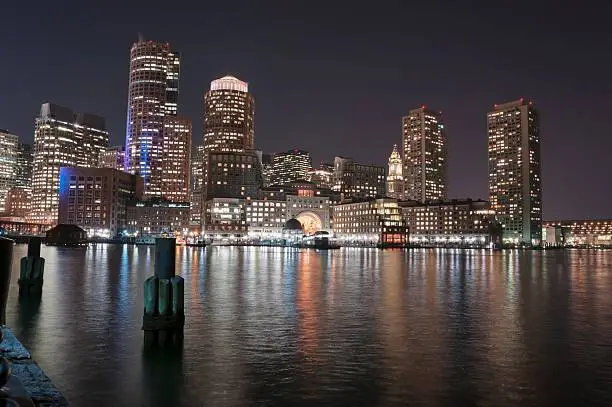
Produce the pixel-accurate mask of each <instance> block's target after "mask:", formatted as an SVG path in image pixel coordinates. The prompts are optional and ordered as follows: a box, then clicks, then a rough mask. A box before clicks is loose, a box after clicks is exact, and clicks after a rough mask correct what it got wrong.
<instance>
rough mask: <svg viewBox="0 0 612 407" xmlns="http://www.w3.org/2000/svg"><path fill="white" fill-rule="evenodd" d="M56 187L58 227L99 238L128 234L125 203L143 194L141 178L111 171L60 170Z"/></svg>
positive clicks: (126, 204)
mask: <svg viewBox="0 0 612 407" xmlns="http://www.w3.org/2000/svg"><path fill="white" fill-rule="evenodd" d="M59 184H60V188H59V189H60V193H59V219H58V223H60V224H71V225H78V226H80V227H81V228H83V229H85V231H86V232H87V233H88V235H89V236H102V237H110V236H114V235H116V234H117V233H121V232H123V231H125V230H127V228H128V217H127V206H128V203H129V202H131V201H133V200H135V199H142V195H143V190H144V183H143V179H142V178H141V177H139V176H137V175H133V174H128V173H126V172H123V171H119V170H117V169H114V168H73V167H62V168H61V170H60V180H59Z"/></svg>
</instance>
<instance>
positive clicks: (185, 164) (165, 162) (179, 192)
mask: <svg viewBox="0 0 612 407" xmlns="http://www.w3.org/2000/svg"><path fill="white" fill-rule="evenodd" d="M163 143H164V149H163V159H162V168H163V172H162V185H161V194H162V197H163V198H164V199H167V200H168V201H171V202H188V201H189V198H190V193H189V188H190V181H189V178H190V176H191V120H189V119H186V118H183V117H178V116H166V118H165V119H164V140H163Z"/></svg>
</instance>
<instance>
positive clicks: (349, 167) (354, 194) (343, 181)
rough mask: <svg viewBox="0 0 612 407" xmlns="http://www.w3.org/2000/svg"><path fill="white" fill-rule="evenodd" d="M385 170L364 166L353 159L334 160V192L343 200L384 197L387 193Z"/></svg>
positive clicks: (341, 158) (337, 158)
mask: <svg viewBox="0 0 612 407" xmlns="http://www.w3.org/2000/svg"><path fill="white" fill-rule="evenodd" d="M385 173H386V171H385V168H384V167H379V166H377V165H363V164H359V163H356V162H355V161H354V160H353V159H352V158H345V157H336V158H335V159H334V188H333V189H334V190H335V191H337V192H339V193H340V194H341V199H342V200H346V199H348V198H356V199H367V198H380V197H384V196H385V193H386V185H385V175H386V174H385Z"/></svg>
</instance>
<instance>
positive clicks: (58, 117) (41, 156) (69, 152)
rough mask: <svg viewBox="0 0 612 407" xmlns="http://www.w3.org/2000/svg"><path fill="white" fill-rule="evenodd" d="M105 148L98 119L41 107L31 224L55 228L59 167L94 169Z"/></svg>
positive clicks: (103, 127) (102, 123)
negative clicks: (42, 224)
mask: <svg viewBox="0 0 612 407" xmlns="http://www.w3.org/2000/svg"><path fill="white" fill-rule="evenodd" d="M106 147H108V132H107V131H106V122H105V120H104V119H103V118H102V117H99V116H95V115H92V114H88V113H77V114H75V113H73V111H72V110H70V109H69V108H66V107H62V106H58V105H54V104H51V103H45V104H43V105H42V107H41V109H40V116H39V117H38V118H37V119H36V124H35V130H34V164H33V168H32V220H34V221H36V222H40V223H48V224H55V223H56V222H57V215H58V212H57V211H58V202H59V201H58V197H59V173H60V167H97V165H98V160H99V156H100V153H101V152H102V151H103V150H104V149H105V148H106Z"/></svg>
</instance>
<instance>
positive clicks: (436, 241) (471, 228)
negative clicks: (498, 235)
mask: <svg viewBox="0 0 612 407" xmlns="http://www.w3.org/2000/svg"><path fill="white" fill-rule="evenodd" d="M399 206H400V207H401V211H402V216H403V217H404V219H405V220H406V225H407V226H408V227H409V228H410V242H411V243H415V244H421V245H437V246H440V245H456V246H485V245H487V244H489V243H490V242H491V238H490V229H489V226H490V223H491V222H492V221H493V220H494V219H495V212H494V211H493V210H491V205H490V204H489V202H487V201H483V200H480V199H479V200H472V199H453V200H447V201H428V202H420V201H400V202H399Z"/></svg>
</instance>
